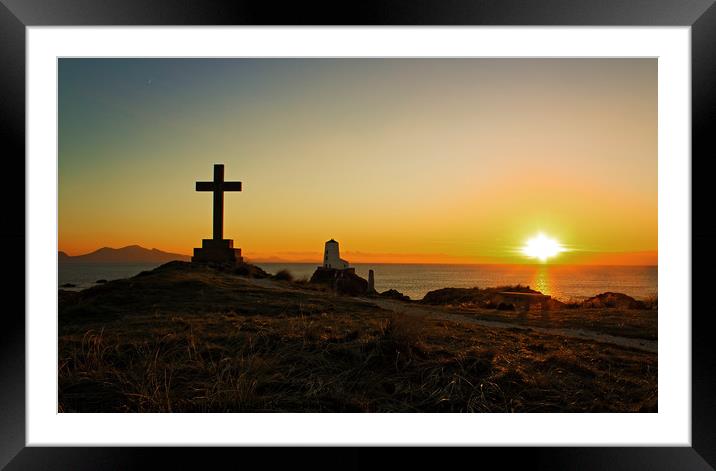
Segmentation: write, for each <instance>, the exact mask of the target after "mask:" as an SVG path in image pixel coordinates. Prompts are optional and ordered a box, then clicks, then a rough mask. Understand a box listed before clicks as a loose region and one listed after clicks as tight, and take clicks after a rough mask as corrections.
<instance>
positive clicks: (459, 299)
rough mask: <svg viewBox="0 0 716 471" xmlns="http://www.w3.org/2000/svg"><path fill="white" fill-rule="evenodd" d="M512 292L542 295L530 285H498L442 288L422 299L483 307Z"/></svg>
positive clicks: (490, 305)
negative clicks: (490, 286)
mask: <svg viewBox="0 0 716 471" xmlns="http://www.w3.org/2000/svg"><path fill="white" fill-rule="evenodd" d="M504 292H512V293H516V294H527V295H529V294H535V295H541V294H542V293H540V292H539V291H535V290H533V289H530V287H529V286H521V285H516V286H498V287H496V288H485V289H480V288H477V287H475V288H441V289H436V290H434V291H428V293H427V294H426V295H425V296H424V297H423V299H422V300H421V301H420V302H421V303H423V304H434V305H449V304H455V305H457V304H475V305H479V306H482V307H494V306H496V305H497V304H499V303H500V302H501V301H503V300H504V295H503V294H501V293H504Z"/></svg>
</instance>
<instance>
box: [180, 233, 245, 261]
mask: <svg viewBox="0 0 716 471" xmlns="http://www.w3.org/2000/svg"><path fill="white" fill-rule="evenodd" d="M191 261H192V262H220V263H241V262H242V261H243V258H242V257H241V249H235V248H234V241H233V240H231V239H203V240H202V241H201V248H195V249H194V256H193V257H191Z"/></svg>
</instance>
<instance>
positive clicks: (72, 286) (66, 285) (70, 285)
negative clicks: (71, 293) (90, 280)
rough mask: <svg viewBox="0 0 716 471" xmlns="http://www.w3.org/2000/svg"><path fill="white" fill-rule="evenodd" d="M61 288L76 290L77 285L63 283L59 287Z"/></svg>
mask: <svg viewBox="0 0 716 471" xmlns="http://www.w3.org/2000/svg"><path fill="white" fill-rule="evenodd" d="M60 287H61V288H77V285H75V284H72V283H65V284H64V285H60Z"/></svg>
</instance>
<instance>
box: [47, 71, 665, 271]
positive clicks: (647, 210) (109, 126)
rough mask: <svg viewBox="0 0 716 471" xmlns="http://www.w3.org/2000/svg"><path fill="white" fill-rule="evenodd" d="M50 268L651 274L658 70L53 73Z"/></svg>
mask: <svg viewBox="0 0 716 471" xmlns="http://www.w3.org/2000/svg"><path fill="white" fill-rule="evenodd" d="M58 86H59V159H58V161H59V163H58V165H59V247H58V249H59V250H62V251H65V252H67V253H69V254H71V255H78V254H82V253H86V252H90V251H93V250H95V249H97V248H100V247H103V246H110V247H122V246H126V245H131V244H139V245H142V246H144V247H147V248H153V247H156V248H158V249H161V250H165V251H169V252H177V253H184V254H189V253H191V250H192V247H199V246H200V244H201V239H202V238H210V237H211V230H212V225H211V208H212V198H211V194H210V193H198V192H196V191H195V190H194V185H195V182H196V181H197V180H211V177H212V166H213V164H214V163H224V164H225V166H226V168H225V171H226V179H227V180H240V181H242V182H243V191H242V192H241V193H227V194H226V196H225V215H224V218H225V223H224V236H225V237H226V238H232V239H234V241H235V246H236V247H241V248H242V249H243V251H244V255H245V256H247V257H248V258H250V259H252V260H267V259H271V258H273V257H275V258H279V259H282V260H293V261H309V260H310V261H314V260H315V261H318V260H319V259H320V256H321V253H322V250H323V244H324V242H325V241H326V240H328V239H330V238H335V239H336V240H338V241H339V242H340V243H341V251H342V256H343V258H346V259H348V260H349V261H351V262H354V263H357V262H399V263H410V262H431V263H523V262H531V261H532V260H529V259H527V258H526V257H525V256H524V255H523V254H522V252H521V250H520V248H521V247H522V246H523V245H524V244H525V241H526V240H527V239H529V238H530V237H532V236H534V235H535V234H537V233H540V232H541V233H544V234H548V235H549V236H551V237H553V238H555V239H557V240H558V241H560V242H561V243H562V244H563V245H564V246H565V248H567V249H568V251H566V252H563V253H560V254H559V255H558V256H556V257H555V259H554V262H555V263H594V264H656V261H657V259H656V250H657V61H656V59H60V60H59V84H58Z"/></svg>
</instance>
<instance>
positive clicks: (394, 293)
mask: <svg viewBox="0 0 716 471" xmlns="http://www.w3.org/2000/svg"><path fill="white" fill-rule="evenodd" d="M380 296H381V297H382V298H389V299H397V300H400V301H410V296H406V295H404V294H403V293H401V292H400V291H398V290H395V289H389V290H388V291H383V292H382V293H380Z"/></svg>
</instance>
